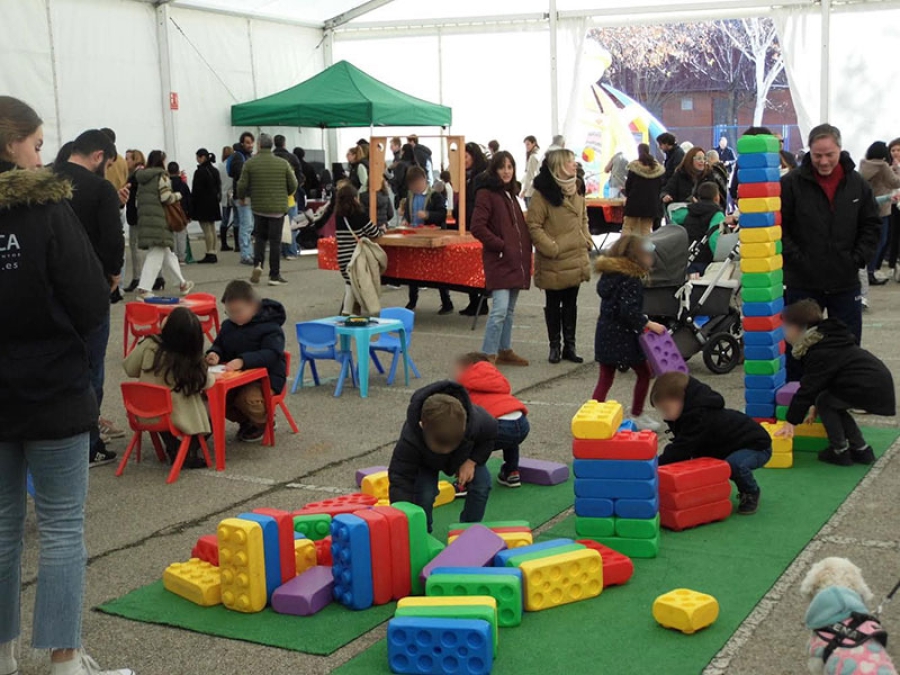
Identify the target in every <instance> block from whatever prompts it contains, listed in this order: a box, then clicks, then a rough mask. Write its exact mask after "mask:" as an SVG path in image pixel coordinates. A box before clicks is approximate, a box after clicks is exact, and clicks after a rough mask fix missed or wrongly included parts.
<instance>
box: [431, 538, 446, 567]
mask: <svg viewBox="0 0 900 675" xmlns="http://www.w3.org/2000/svg"><path fill="white" fill-rule="evenodd" d="M426 542H427V543H428V562H431V561H432V560H434V559H435V558H437V556H438V554H439V553H440V552H441V551H443V550H444V549H445V548H447V547H446V546H444V544H442V543H441V542H440V541H438V540H437V539H436V538H435V537H432V536H431V535H430V534H429V535H428V539H426Z"/></svg>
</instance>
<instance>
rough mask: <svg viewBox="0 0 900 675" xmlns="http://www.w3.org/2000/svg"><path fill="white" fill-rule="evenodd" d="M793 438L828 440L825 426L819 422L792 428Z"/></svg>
mask: <svg viewBox="0 0 900 675" xmlns="http://www.w3.org/2000/svg"><path fill="white" fill-rule="evenodd" d="M794 436H800V437H801V438H828V434H827V433H825V425H824V424H822V423H821V422H813V423H812V424H798V425H797V426H795V427H794Z"/></svg>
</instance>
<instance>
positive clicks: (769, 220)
mask: <svg viewBox="0 0 900 675" xmlns="http://www.w3.org/2000/svg"><path fill="white" fill-rule="evenodd" d="M774 225H775V214H774V213H742V214H741V227H744V228H752V227H772V226H774Z"/></svg>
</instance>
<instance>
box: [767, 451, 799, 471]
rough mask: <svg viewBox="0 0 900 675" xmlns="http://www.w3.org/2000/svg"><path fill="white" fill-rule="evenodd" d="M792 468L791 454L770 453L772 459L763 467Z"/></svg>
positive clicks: (792, 458)
mask: <svg viewBox="0 0 900 675" xmlns="http://www.w3.org/2000/svg"><path fill="white" fill-rule="evenodd" d="M792 466H794V453H793V452H780V453H774V452H773V453H772V458H771V459H770V460H769V461H768V462H766V463H765V464H764V465H763V468H765V469H790V468H791V467H792Z"/></svg>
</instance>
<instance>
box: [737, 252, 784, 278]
mask: <svg viewBox="0 0 900 675" xmlns="http://www.w3.org/2000/svg"><path fill="white" fill-rule="evenodd" d="M782 267H784V259H783V258H782V257H781V256H780V255H773V256H772V257H771V258H741V272H743V273H744V274H747V273H751V274H752V273H753V272H774V271H775V270H780V269H781V268H782Z"/></svg>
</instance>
